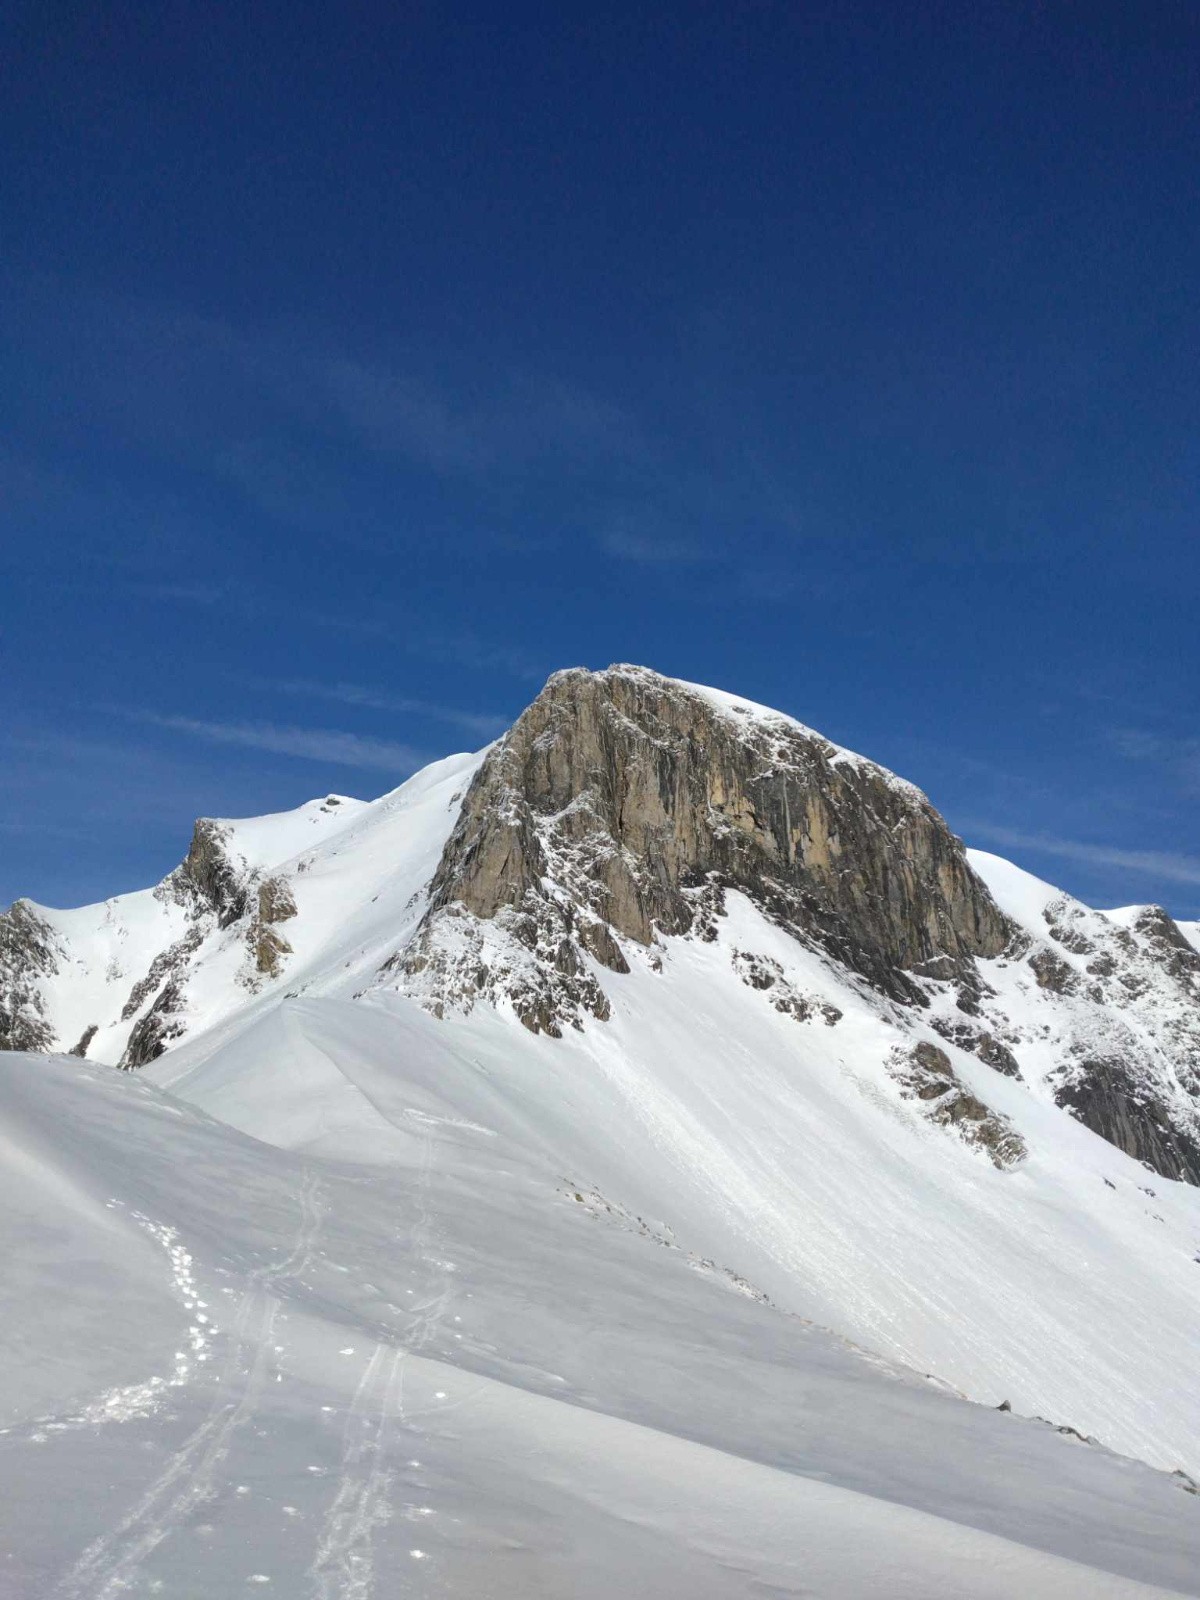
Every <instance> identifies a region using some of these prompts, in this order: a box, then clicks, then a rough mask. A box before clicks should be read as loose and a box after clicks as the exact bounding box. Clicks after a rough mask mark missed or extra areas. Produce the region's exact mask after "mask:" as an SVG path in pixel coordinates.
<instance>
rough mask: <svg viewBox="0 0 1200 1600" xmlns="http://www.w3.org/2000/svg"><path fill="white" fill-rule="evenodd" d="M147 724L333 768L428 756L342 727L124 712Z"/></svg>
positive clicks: (396, 766) (390, 766) (392, 767)
mask: <svg viewBox="0 0 1200 1600" xmlns="http://www.w3.org/2000/svg"><path fill="white" fill-rule="evenodd" d="M119 714H120V715H121V716H125V717H128V718H129V719H130V720H131V721H134V722H139V723H142V724H143V725H145V726H147V727H152V728H162V729H165V730H166V731H168V732H171V733H183V734H189V735H190V736H191V737H193V738H196V739H203V740H204V741H205V742H206V743H208V744H226V745H238V746H240V747H241V748H242V749H245V750H264V751H267V752H268V753H269V754H271V755H277V756H296V757H298V758H300V759H301V760H304V761H319V762H322V763H324V764H326V765H329V766H341V767H362V768H365V769H366V770H368V771H372V772H393V773H399V772H411V771H413V770H414V769H415V768H417V767H420V766H423V765H424V764H425V763H426V761H428V759H429V757H428V755H427V753H426V752H425V751H422V750H416V749H414V748H413V746H412V745H408V744H401V743H398V742H396V741H394V740H391V739H375V738H371V737H369V736H367V735H363V734H359V733H346V732H344V731H342V730H341V729H337V728H297V727H293V726H289V725H281V724H279V723H273V722H209V721H206V720H203V719H201V718H199V717H179V716H162V715H159V714H158V713H157V712H153V711H121V712H120V713H119Z"/></svg>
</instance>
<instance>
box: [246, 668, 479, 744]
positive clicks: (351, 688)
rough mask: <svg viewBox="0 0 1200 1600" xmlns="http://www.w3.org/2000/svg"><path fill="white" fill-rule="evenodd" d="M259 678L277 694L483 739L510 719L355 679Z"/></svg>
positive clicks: (263, 685) (265, 687)
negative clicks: (429, 723) (426, 721)
mask: <svg viewBox="0 0 1200 1600" xmlns="http://www.w3.org/2000/svg"><path fill="white" fill-rule="evenodd" d="M260 682H261V687H262V688H264V689H272V690H274V691H275V692H276V693H277V694H287V695H296V696H298V697H300V698H302V699H305V700H330V701H333V702H335V703H336V704H338V705H343V706H361V707H362V708H363V709H364V710H367V711H390V712H396V713H398V714H399V715H401V716H417V717H429V718H431V719H432V720H433V721H435V722H448V723H450V724H451V725H452V726H454V727H456V728H463V729H465V730H466V732H468V733H472V734H475V735H477V736H478V737H480V738H484V739H492V738H494V737H495V736H496V734H498V733H503V731H504V729H505V728H506V727H507V726H508V724H509V721H510V720H511V719H510V718H508V717H501V716H496V715H489V714H487V713H485V712H479V711H460V710H458V709H457V708H456V707H454V706H443V705H438V704H436V703H435V702H433V701H430V700H420V699H412V698H410V697H409V696H407V695H393V694H385V693H384V692H383V691H381V690H378V689H370V688H366V687H364V686H363V685H361V684H357V683H319V682H315V681H312V680H310V679H307V678H264V679H262V680H260Z"/></svg>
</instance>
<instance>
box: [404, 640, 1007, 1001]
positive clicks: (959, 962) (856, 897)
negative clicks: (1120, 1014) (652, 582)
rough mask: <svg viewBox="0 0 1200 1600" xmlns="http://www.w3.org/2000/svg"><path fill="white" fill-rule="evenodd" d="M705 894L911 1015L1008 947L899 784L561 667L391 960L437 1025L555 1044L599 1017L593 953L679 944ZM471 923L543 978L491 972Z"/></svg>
mask: <svg viewBox="0 0 1200 1600" xmlns="http://www.w3.org/2000/svg"><path fill="white" fill-rule="evenodd" d="M713 885H716V886H717V887H719V888H721V889H723V890H724V889H737V890H740V891H741V892H742V893H744V894H746V895H747V896H748V897H749V898H750V899H752V900H753V901H754V902H755V903H756V904H757V905H758V906H760V908H761V909H762V910H763V911H764V912H765V913H766V914H767V915H768V916H769V917H771V918H772V920H774V921H775V922H777V923H779V924H780V925H781V926H783V927H785V928H787V929H788V930H789V931H790V932H792V933H794V934H795V935H796V936H797V937H800V938H802V939H804V940H805V941H807V942H809V943H811V944H813V945H815V946H818V947H819V948H821V949H822V950H824V951H825V952H826V953H827V954H828V955H829V956H831V957H832V958H834V959H835V960H837V961H838V962H840V963H841V964H843V965H844V966H846V967H848V968H849V969H850V970H851V971H853V972H855V973H857V974H859V975H860V976H861V977H862V978H863V979H865V980H866V981H867V982H868V983H870V984H871V985H872V986H873V987H875V988H876V989H877V990H879V991H880V992H882V993H884V994H886V995H888V996H890V997H891V998H892V999H894V1000H897V1001H899V1002H901V1003H904V1004H916V1005H921V1004H924V1001H925V995H924V992H923V989H922V987H921V985H920V984H919V983H918V982H917V981H915V975H928V976H936V977H940V978H946V979H954V978H955V977H956V976H961V977H962V978H963V979H964V980H965V981H967V982H968V983H971V982H974V981H975V980H974V972H973V968H972V965H971V963H972V958H973V957H974V956H977V955H995V954H998V953H999V952H1000V951H1001V950H1003V949H1004V948H1005V946H1006V945H1007V943H1008V941H1009V939H1010V938H1011V936H1012V933H1013V929H1012V928H1011V927H1010V925H1009V924H1008V922H1007V921H1006V919H1005V918H1004V916H1003V915H1002V914H1001V913H1000V911H999V910H998V909H997V907H996V906H995V904H994V903H993V901H992V899H991V897H990V895H989V894H988V892H987V890H986V889H985V888H984V887H983V885H982V884H981V883H980V882H979V880H978V879H977V878H976V877H975V875H974V874H973V873H972V871H971V869H970V867H969V866H968V865H967V862H966V859H965V856H964V852H963V849H962V846H961V843H960V841H959V840H958V839H956V838H955V837H954V835H953V834H952V833H951V832H950V830H949V828H947V826H946V824H945V822H944V821H943V820H942V818H941V817H940V816H939V815H938V813H937V812H936V811H935V810H934V809H933V807H932V806H931V805H930V804H929V802H928V800H926V799H925V797H924V795H922V794H921V793H920V791H919V790H917V789H915V788H913V786H912V785H911V784H907V783H904V782H903V781H902V780H900V779H898V778H895V777H894V776H893V775H892V774H890V773H888V772H886V771H885V770H884V769H883V768H881V767H878V766H875V765H874V764H873V763H872V762H869V761H865V760H863V759H861V758H860V757H856V756H851V755H849V754H848V753H847V752H845V751H841V750H839V749H838V748H837V747H836V746H835V745H832V744H830V743H829V742H828V740H826V739H823V738H822V737H821V736H820V735H819V734H815V733H813V732H811V731H810V730H809V729H806V728H803V727H802V726H801V725H800V724H798V723H796V722H793V721H792V720H791V719H790V718H787V717H783V716H780V715H777V714H775V713H770V712H764V711H762V710H761V709H759V708H750V707H739V706H738V704H737V702H733V701H728V702H727V701H725V700H723V699H721V698H718V697H713V696H711V695H709V694H706V693H705V692H703V691H699V690H694V689H691V688H689V687H688V686H687V685H683V684H679V683H676V682H674V681H672V680H670V679H667V678H662V677H659V676H658V675H657V674H656V673H653V672H648V671H646V670H645V669H643V668H638V667H612V668H610V669H609V670H608V671H607V672H597V673H593V672H587V671H583V670H582V669H579V670H573V671H569V672H561V673H557V674H556V675H555V676H554V677H552V678H551V679H550V681H549V683H548V684H547V685H546V687H545V689H544V690H543V691H542V693H541V694H540V695H539V696H538V698H537V699H536V700H535V701H534V702H533V704H532V705H531V706H530V707H529V709H528V710H527V711H526V712H525V713H524V715H523V716H522V717H521V718H520V719H519V720H518V722H517V723H516V724H515V726H514V727H513V728H512V730H511V731H510V732H509V734H508V735H507V736H506V737H505V738H504V739H503V740H502V741H501V742H500V743H499V744H498V745H497V746H496V748H495V749H494V750H493V752H492V753H491V755H490V756H489V757H488V759H487V760H486V761H485V762H484V764H483V766H482V767H481V769H480V771H479V773H478V774H477V776H476V778H475V781H474V782H473V784H472V786H471V788H470V790H469V792H468V794H467V796H466V799H465V801H464V803H463V808H462V812H461V814H460V817H459V820H458V823H457V825H456V827H455V829H454V832H453V833H452V835H451V837H450V840H449V841H448V843H447V845H446V848H445V851H444V853H443V856H442V860H441V864H440V866H439V868H438V871H437V874H436V876H435V877H434V880H433V882H432V884H431V887H430V901H429V911H428V914H427V917H426V921H425V925H424V927H423V929H422V932H421V935H420V937H419V938H418V939H417V941H416V942H415V944H414V946H413V947H412V948H411V949H410V950H408V951H406V952H404V953H402V954H401V955H400V956H399V957H398V961H397V964H398V966H399V967H400V968H401V970H402V971H403V972H404V973H405V974H406V975H407V976H408V978H409V979H411V980H413V983H412V988H413V991H414V992H415V993H417V994H418V995H419V996H420V997H421V998H423V999H424V1000H425V1001H426V1003H428V1004H430V1005H431V1006H432V1007H433V1008H434V1009H436V1008H437V1007H438V1006H444V1005H445V1004H458V1005H469V1004H470V1003H471V1001H472V1000H473V999H474V998H475V997H476V996H478V995H486V996H488V997H490V998H493V999H496V998H503V999H506V1000H507V1001H509V1002H510V1003H512V1004H513V1006H514V1007H515V1009H516V1011H517V1014H518V1015H519V1016H520V1017H521V1019H522V1021H524V1022H525V1023H526V1024H527V1026H530V1027H532V1028H534V1030H535V1031H549V1032H554V1031H555V1030H556V1029H557V1028H559V1027H560V1026H561V1024H562V1023H563V1022H568V1023H571V1024H573V1025H576V1026H578V1025H579V1024H580V1022H581V1018H582V1014H583V1013H584V1012H591V1013H592V1014H593V1015H595V1016H602V1015H603V1014H604V1010H605V1003H604V1002H603V1000H602V991H601V990H600V989H599V985H598V984H596V982H595V981H594V979H591V978H590V976H589V975H588V973H587V968H586V964H585V963H584V962H583V959H582V958H583V954H584V952H588V953H589V954H591V955H592V956H593V957H594V958H595V959H596V961H597V962H598V963H599V964H600V965H601V966H602V967H608V968H609V969H610V970H613V971H621V970H622V968H623V967H624V966H625V964H626V962H627V957H626V955H625V954H624V953H623V952H622V950H621V944H620V942H621V940H628V941H631V942H632V943H633V944H634V945H639V946H643V947H648V946H650V945H652V944H653V943H654V941H655V940H656V939H657V938H659V937H660V936H663V935H682V934H686V933H688V932H690V931H692V930H693V929H694V928H696V926H697V923H698V921H702V918H703V907H702V905H701V904H699V903H698V902H699V901H700V900H701V899H702V897H703V895H704V893H705V891H706V890H709V889H710V888H711V886H713ZM451 908H454V909H453V910H452V909H451ZM464 919H473V921H474V922H475V923H476V924H480V923H487V924H492V925H493V926H494V928H495V929H496V930H497V931H502V932H503V933H505V934H507V935H509V936H510V943H515V945H516V946H517V947H519V948H520V949H522V950H524V951H525V952H527V953H529V954H530V955H532V956H533V957H535V961H534V963H533V965H536V966H537V967H538V969H539V974H538V976H539V978H540V980H541V981H540V983H534V982H533V975H532V972H531V964H530V963H528V962H524V961H521V960H517V961H513V960H512V959H511V957H503V958H502V961H501V965H502V966H505V967H507V968H508V969H510V970H508V971H498V970H497V968H496V965H495V963H494V961H493V960H492V959H491V956H492V955H493V954H495V953H496V946H497V943H498V941H496V940H495V939H494V938H489V937H487V936H480V935H478V934H477V933H476V932H475V931H474V930H471V931H469V932H468V931H466V928H465V925H464ZM455 924H457V926H455ZM514 968H515V969H517V970H518V972H519V981H518V983H517V984H516V985H514V984H513V982H512V970H511V969H514ZM555 974H557V975H558V977H560V978H561V979H562V980H564V981H562V982H559V981H556V978H555ZM547 1022H549V1027H547Z"/></svg>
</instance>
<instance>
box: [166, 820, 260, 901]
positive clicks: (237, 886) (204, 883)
mask: <svg viewBox="0 0 1200 1600" xmlns="http://www.w3.org/2000/svg"><path fill="white" fill-rule="evenodd" d="M229 843H230V833H229V829H228V828H224V827H222V826H221V824H220V823H219V822H214V821H213V820H212V819H211V818H209V817H200V818H198V819H197V821H196V825H195V828H194V829H193V830H192V842H191V845H190V846H189V848H188V853H187V855H186V856H185V857H184V858H183V861H182V862H181V863H180V864H179V866H178V867H176V868H175V871H174V872H172V873H171V874H170V876H169V877H167V878H165V879H164V880H163V882H162V883H161V884H160V885H159V887H158V890H157V891H156V893H158V894H165V895H168V896H170V897H172V898H174V899H175V900H177V901H178V903H180V904H182V905H188V906H190V907H192V908H194V909H195V910H197V911H211V912H212V913H213V915H214V916H215V917H216V919H217V925H218V926H219V927H222V928H227V927H229V925H230V924H231V923H233V922H236V921H237V920H238V919H239V917H243V916H244V915H245V914H246V911H247V908H248V906H249V901H250V875H249V873H248V872H247V870H246V868H245V866H244V864H243V863H241V862H240V861H238V860H235V859H234V857H233V855H232V854H231V853H230V849H229Z"/></svg>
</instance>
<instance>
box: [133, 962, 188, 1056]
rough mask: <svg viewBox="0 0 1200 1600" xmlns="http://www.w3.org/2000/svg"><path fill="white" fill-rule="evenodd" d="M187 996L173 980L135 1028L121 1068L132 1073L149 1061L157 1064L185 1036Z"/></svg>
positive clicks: (135, 1024)
mask: <svg viewBox="0 0 1200 1600" xmlns="http://www.w3.org/2000/svg"><path fill="white" fill-rule="evenodd" d="M183 1009H184V1004H183V992H182V989H181V987H180V984H179V982H178V980H177V979H175V978H172V979H170V980H169V981H168V982H167V983H166V984H165V985H164V986H163V988H162V991H161V993H160V994H159V995H158V997H157V999H156V1000H155V1002H154V1004H153V1005H152V1006H151V1007H150V1009H149V1011H147V1012H146V1014H145V1016H144V1017H140V1018H139V1019H138V1021H137V1022H135V1023H134V1025H133V1030H132V1032H131V1033H130V1035H129V1043H128V1044H127V1045H126V1046H125V1052H124V1054H123V1055H122V1057H121V1060H120V1062H119V1063H118V1065H119V1066H120V1067H121V1068H122V1070H124V1071H126V1072H129V1071H132V1070H133V1069H134V1068H135V1067H144V1066H145V1065H146V1063H147V1062H148V1061H157V1060H158V1058H159V1056H161V1055H162V1053H163V1052H164V1051H165V1050H166V1048H167V1046H168V1045H169V1044H171V1043H172V1041H173V1040H175V1039H178V1038H180V1037H181V1035H182V1034H183V1032H184V1020H183V1017H182V1016H181V1015H180V1013H181V1012H182V1011H183Z"/></svg>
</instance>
